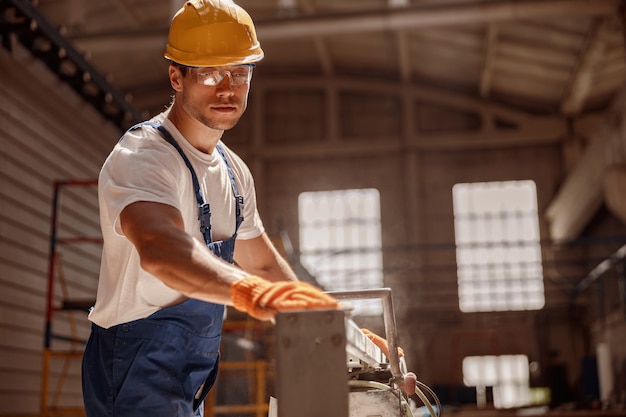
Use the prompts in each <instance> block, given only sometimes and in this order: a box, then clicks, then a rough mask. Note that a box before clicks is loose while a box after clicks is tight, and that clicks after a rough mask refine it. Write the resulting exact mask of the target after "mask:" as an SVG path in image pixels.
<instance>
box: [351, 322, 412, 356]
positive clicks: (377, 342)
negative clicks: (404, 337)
mask: <svg viewBox="0 0 626 417" xmlns="http://www.w3.org/2000/svg"><path fill="white" fill-rule="evenodd" d="M361 331H362V332H363V333H364V334H365V336H367V338H368V339H369V340H371V341H372V342H373V343H374V344H375V345H376V346H378V347H379V348H380V350H382V351H383V353H384V354H385V356H386V357H389V346H387V340H385V339H383V338H382V337H380V336H378V335H376V334H374V333H372V332H371V331H369V330H367V329H361ZM398 356H399V357H403V356H404V350H402V348H401V347H398Z"/></svg>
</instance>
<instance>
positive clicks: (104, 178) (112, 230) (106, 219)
mask: <svg viewBox="0 0 626 417" xmlns="http://www.w3.org/2000/svg"><path fill="white" fill-rule="evenodd" d="M152 121H154V122H158V123H161V124H162V125H163V126H164V127H165V128H166V129H167V130H168V131H169V132H170V134H171V135H172V136H173V137H174V139H175V140H176V141H177V142H178V144H179V145H180V147H181V148H182V149H183V152H184V153H185V155H186V156H187V158H188V159H189V161H190V162H191V165H192V166H193V168H194V170H195V172H196V175H197V177H198V182H199V183H200V188H201V190H202V195H203V197H204V200H205V201H206V202H207V203H209V205H210V208H211V226H212V236H213V240H214V241H216V240H221V239H226V238H229V237H231V236H232V235H233V233H234V232H235V200H234V197H233V192H232V188H231V183H230V180H229V177H228V171H227V169H226V164H225V163H224V160H223V159H222V157H221V155H220V154H219V152H218V151H217V149H215V150H214V151H213V153H212V154H211V155H208V154H206V153H203V152H200V151H199V150H197V149H196V148H194V147H193V146H192V145H191V144H190V143H189V142H187V140H185V138H184V137H183V136H182V135H181V133H180V132H179V131H178V129H176V127H174V125H173V124H172V123H171V122H170V121H169V120H168V119H167V118H166V113H161V114H160V115H158V116H156V117H155V118H154V119H152ZM222 146H223V149H224V151H225V153H226V157H227V158H228V162H229V164H230V166H231V168H232V170H233V174H234V176H235V182H236V184H237V189H238V191H239V194H240V195H242V196H243V200H244V208H243V216H244V220H243V223H242V224H241V226H240V227H239V230H238V233H237V239H251V238H254V237H257V236H260V235H261V234H262V233H263V231H264V228H263V224H262V222H261V219H260V217H259V214H258V211H257V207H256V196H255V190H254V182H253V178H252V175H251V173H250V170H249V169H248V167H247V166H246V164H245V163H244V162H243V161H242V160H241V159H240V158H239V157H238V156H237V155H235V153H233V152H232V151H231V150H230V149H228V148H227V147H226V146H225V145H224V144H223V143H222ZM98 199H99V204H100V224H101V228H102V234H103V238H104V246H103V252H102V261H101V266H100V279H99V282H98V295H97V297H96V304H95V306H94V308H93V310H92V311H91V313H90V315H89V319H90V320H91V321H93V322H94V323H96V324H97V325H99V326H100V327H104V328H109V327H111V326H114V325H117V324H120V323H125V322H128V321H132V320H136V319H139V318H144V317H147V316H149V315H150V314H152V313H154V312H156V311H157V310H159V309H161V308H162V307H166V306H170V305H174V304H178V303H180V302H182V301H184V300H186V297H185V296H184V295H182V294H181V293H179V292H177V291H175V290H173V289H171V288H169V287H167V286H166V285H165V284H164V283H163V282H162V281H160V280H159V279H158V278H156V277H154V276H153V275H151V274H149V273H147V272H146V271H144V270H143V269H142V268H141V266H140V263H139V255H138V254H137V251H136V250H135V247H134V246H133V245H132V243H130V241H128V239H126V237H125V236H124V235H123V233H122V230H121V227H120V213H121V212H122V210H123V209H124V207H126V206H128V205H129V204H131V203H134V202H137V201H149V202H158V203H164V204H168V205H170V206H173V207H175V208H177V209H178V210H179V211H180V212H181V215H182V218H183V220H184V225H185V231H186V232H187V233H189V234H190V235H192V236H193V237H195V238H196V239H198V240H200V241H201V242H204V239H203V237H202V234H201V233H200V225H199V221H198V205H197V202H196V196H195V192H194V188H193V182H192V179H191V173H190V172H189V169H188V168H187V166H186V165H185V163H184V161H183V159H182V157H181V156H180V154H179V153H178V151H176V149H175V148H174V147H173V146H172V145H170V144H169V143H168V142H167V141H166V140H165V138H163V136H162V135H161V134H160V132H158V131H157V130H156V129H154V128H153V127H151V126H144V127H143V128H141V129H135V130H133V131H131V132H127V133H126V134H125V135H124V138H123V139H122V140H121V141H120V142H119V143H118V144H117V145H116V146H115V148H114V149H113V151H112V152H111V154H110V155H109V157H108V158H107V160H106V161H105V163H104V165H103V167H102V170H101V171H100V178H99V180H98Z"/></svg>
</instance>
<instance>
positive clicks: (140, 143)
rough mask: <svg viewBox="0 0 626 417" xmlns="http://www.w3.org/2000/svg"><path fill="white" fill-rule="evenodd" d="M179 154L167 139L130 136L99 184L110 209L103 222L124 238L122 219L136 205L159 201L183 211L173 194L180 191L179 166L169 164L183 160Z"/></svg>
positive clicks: (103, 201)
mask: <svg viewBox="0 0 626 417" xmlns="http://www.w3.org/2000/svg"><path fill="white" fill-rule="evenodd" d="M148 145H149V146H148ZM175 152H176V151H175V150H174V149H173V148H172V147H171V146H170V145H169V144H167V142H165V141H164V140H161V139H159V138H153V137H148V136H147V135H146V133H145V132H144V131H143V129H138V130H136V131H131V132H128V133H126V134H125V135H124V137H123V139H122V140H121V141H120V142H119V143H118V144H117V145H116V146H115V148H114V150H113V152H111V154H110V155H109V157H108V158H107V160H106V161H105V163H104V165H103V167H102V170H101V171H100V178H99V181H98V182H99V193H100V200H101V205H102V204H104V206H105V207H106V210H105V212H104V213H105V219H103V220H105V221H107V222H109V223H110V224H112V225H113V226H114V230H115V233H117V234H119V235H122V231H121V227H120V221H119V217H120V214H121V212H122V210H123V209H124V208H125V207H126V206H128V205H130V204H132V203H135V202H138V201H147V202H156V203H162V204H168V205H171V206H173V207H176V208H178V209H180V207H178V205H179V199H177V196H176V194H175V193H172V190H175V189H177V188H178V187H177V186H176V181H177V180H176V178H180V173H177V172H173V168H172V167H178V166H179V164H171V163H167V161H168V160H171V159H172V158H180V156H178V155H176V153H175ZM165 167H169V168H167V169H166V168H165ZM174 169H176V168H174Z"/></svg>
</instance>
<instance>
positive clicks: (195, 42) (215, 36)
mask: <svg viewBox="0 0 626 417" xmlns="http://www.w3.org/2000/svg"><path fill="white" fill-rule="evenodd" d="M164 56H165V58H167V59H169V60H170V61H173V62H176V63H178V64H181V65H186V66H189V67H217V66H222V65H239V64H248V63H252V62H257V61H260V60H261V59H262V58H263V50H262V49H261V45H260V44H259V41H258V40H257V38H256V31H255V29H254V23H253V22H252V18H251V17H250V15H249V14H248V13H247V12H246V11H245V10H244V9H242V8H241V7H240V6H238V5H236V4H235V3H234V2H233V1H232V0H189V1H187V2H185V4H184V6H183V7H182V8H181V9H180V10H179V11H178V12H177V13H176V15H175V16H174V18H173V19H172V24H171V25H170V31H169V35H168V39H167V47H166V51H165V54H164Z"/></svg>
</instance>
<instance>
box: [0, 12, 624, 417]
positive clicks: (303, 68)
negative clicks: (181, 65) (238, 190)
mask: <svg viewBox="0 0 626 417" xmlns="http://www.w3.org/2000/svg"><path fill="white" fill-rule="evenodd" d="M194 1H196V0H194ZM205 1H210V0H205ZM212 1H217V0H212ZM221 1H227V0H221ZM235 2H236V3H237V4H238V5H240V6H241V7H243V8H244V9H245V10H246V11H247V12H248V13H249V14H250V16H251V17H252V19H253V21H254V25H255V27H256V34H257V36H258V40H259V42H260V44H261V46H262V48H263V51H264V53H265V56H264V58H263V60H261V61H260V62H258V63H256V66H255V68H254V75H253V77H252V80H251V88H250V95H249V99H248V109H247V110H246V113H245V114H244V116H243V117H242V119H241V121H240V123H239V124H238V125H237V126H236V127H235V128H233V129H231V130H229V131H227V132H225V134H224V137H223V141H224V143H226V144H227V145H228V146H229V147H230V148H231V149H233V150H235V151H236V152H237V154H238V155H240V156H241V157H242V159H243V160H245V161H246V163H247V164H248V166H249V167H250V170H251V171H252V173H253V175H254V178H255V186H256V192H257V204H258V208H259V212H260V214H261V215H262V217H263V219H264V220H263V221H264V226H265V229H266V231H267V233H268V234H269V236H270V237H271V238H272V241H273V243H274V245H275V246H276V248H277V249H278V250H279V252H280V253H281V254H282V255H283V256H284V257H285V258H286V259H287V261H288V262H289V264H290V265H291V266H292V268H293V269H294V271H296V273H297V275H298V277H299V279H300V280H302V281H306V282H309V283H311V284H313V285H315V286H317V287H319V288H321V289H323V290H324V291H327V292H328V293H329V294H334V295H335V296H336V297H337V298H338V299H339V300H340V302H341V306H342V308H341V309H340V310H320V311H294V312H287V313H279V314H278V315H277V317H276V320H275V322H261V321H258V320H255V319H253V318H251V317H248V316H247V315H245V314H243V313H241V312H238V311H236V310H234V309H232V308H228V309H227V312H226V317H225V321H224V328H223V337H222V342H221V343H222V344H221V348H220V354H221V362H220V369H219V375H218V378H217V383H216V385H215V386H214V387H213V389H212V390H211V392H210V393H209V395H208V397H207V398H206V400H205V404H204V415H205V416H207V417H214V416H239V417H295V416H298V417H322V416H331V417H426V416H429V417H435V416H437V417H439V416H458V417H466V416H467V417H483V416H486V417H490V416H507V417H508V416H518V415H519V416H529V415H533V416H534V415H546V416H563V417H570V416H572V417H574V416H580V417H587V416H622V415H624V416H626V259H625V257H626V123H625V114H626V86H625V82H626V57H625V53H624V52H625V42H624V34H625V33H626V32H625V26H624V25H625V18H626V14H625V12H626V9H625V7H626V2H624V1H622V0H593V1H590V0H235ZM183 4H184V1H182V0H160V1H154V0H152V1H149V0H107V1H93V0H36V1H35V0H33V1H30V0H0V43H1V47H0V143H1V144H2V146H0V174H1V175H0V181H1V184H2V186H1V187H0V194H1V198H0V230H1V234H0V245H1V250H0V417H31V416H39V417H57V416H59V417H62V416H77V415H78V416H80V415H84V409H83V405H82V395H81V376H80V374H81V367H80V363H81V358H82V352H83V348H84V345H85V341H86V339H87V337H88V336H89V331H90V322H89V321H88V319H87V312H88V310H89V308H90V306H91V305H93V301H94V298H95V293H96V288H97V285H98V271H99V267H100V256H101V250H102V236H101V232H100V225H99V217H98V196H97V178H98V172H99V170H100V168H101V166H102V163H103V161H104V159H105V158H106V157H107V155H108V153H109V152H110V150H111V149H112V148H113V146H115V144H116V143H117V141H118V140H119V138H120V136H121V135H122V134H123V133H124V132H125V131H126V129H128V128H129V127H131V126H133V125H134V124H136V123H138V122H141V121H142V120H145V119H147V118H150V117H152V116H154V115H156V114H158V113H159V112H161V111H163V110H164V109H165V108H166V107H167V106H168V104H169V103H170V102H171V99H172V98H171V96H172V91H171V88H170V84H169V81H168V62H167V61H166V60H165V59H164V58H163V53H164V48H165V45H166V43H167V34H168V27H169V24H170V21H171V19H172V16H173V15H174V14H175V13H176V11H177V10H178V9H179V8H180V7H182V5H183ZM363 329H369V330H370V331H371V332H373V333H375V334H376V335H378V336H380V337H382V338H384V339H385V340H386V342H387V343H388V346H389V347H390V348H391V349H390V350H389V352H388V353H389V355H385V354H384V353H383V352H382V351H381V349H380V347H379V346H377V345H376V344H374V343H372V341H371V340H370V339H369V338H368V337H367V336H366V335H365V333H364V331H363ZM396 348H401V349H402V350H401V352H402V355H400V354H399V353H398V352H397V350H396ZM409 373H414V375H415V377H416V380H415V381H413V382H411V384H412V386H411V390H410V393H407V392H406V391H405V389H403V388H402V386H404V385H403V384H405V381H406V379H405V377H406V376H407V375H408V374H409ZM413 385H414V386H413Z"/></svg>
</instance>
